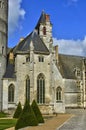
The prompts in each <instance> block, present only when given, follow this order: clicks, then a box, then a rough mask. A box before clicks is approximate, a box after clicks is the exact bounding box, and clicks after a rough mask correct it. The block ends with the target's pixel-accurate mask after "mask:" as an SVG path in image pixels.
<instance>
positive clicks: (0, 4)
mask: <svg viewBox="0 0 86 130" xmlns="http://www.w3.org/2000/svg"><path fill="white" fill-rule="evenodd" d="M0 8H4V2H2V1H1V0H0Z"/></svg>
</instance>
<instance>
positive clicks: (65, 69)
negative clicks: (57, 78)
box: [59, 54, 83, 79]
mask: <svg viewBox="0 0 86 130" xmlns="http://www.w3.org/2000/svg"><path fill="white" fill-rule="evenodd" d="M82 61H83V57H80V56H71V55H63V54H59V67H60V72H61V74H62V76H63V78H65V79H76V76H75V73H74V69H75V68H76V67H77V68H79V69H80V71H82Z"/></svg>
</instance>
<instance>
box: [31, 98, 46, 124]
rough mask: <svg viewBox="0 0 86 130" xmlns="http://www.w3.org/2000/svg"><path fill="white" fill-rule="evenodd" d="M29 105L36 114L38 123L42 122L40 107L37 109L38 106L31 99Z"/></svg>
mask: <svg viewBox="0 0 86 130" xmlns="http://www.w3.org/2000/svg"><path fill="white" fill-rule="evenodd" d="M31 107H32V109H33V111H34V113H35V116H36V118H37V120H38V123H44V119H43V116H42V114H41V112H40V109H39V107H38V105H37V103H36V101H35V100H33V102H32V105H31Z"/></svg>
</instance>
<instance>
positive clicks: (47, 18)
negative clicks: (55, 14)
mask: <svg viewBox="0 0 86 130" xmlns="http://www.w3.org/2000/svg"><path fill="white" fill-rule="evenodd" d="M49 21H50V16H49V15H48V14H46V22H49Z"/></svg>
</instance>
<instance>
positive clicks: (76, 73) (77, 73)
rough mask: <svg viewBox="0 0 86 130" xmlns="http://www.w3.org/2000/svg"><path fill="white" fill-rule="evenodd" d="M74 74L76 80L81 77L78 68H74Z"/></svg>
mask: <svg viewBox="0 0 86 130" xmlns="http://www.w3.org/2000/svg"><path fill="white" fill-rule="evenodd" d="M74 72H75V76H76V77H77V78H80V77H81V71H80V69H79V68H78V67H76V68H75V69H74Z"/></svg>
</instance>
